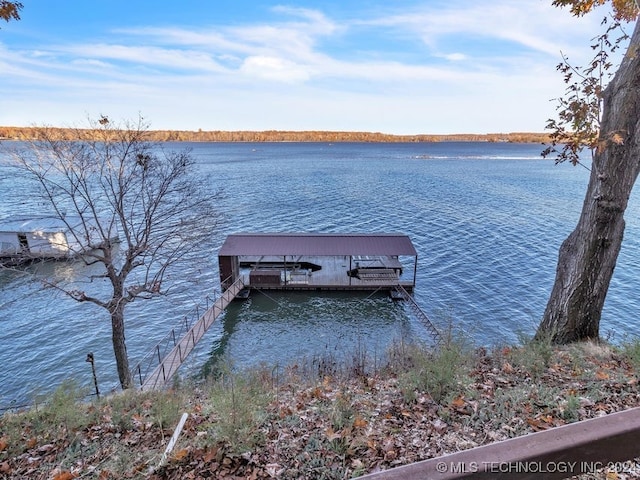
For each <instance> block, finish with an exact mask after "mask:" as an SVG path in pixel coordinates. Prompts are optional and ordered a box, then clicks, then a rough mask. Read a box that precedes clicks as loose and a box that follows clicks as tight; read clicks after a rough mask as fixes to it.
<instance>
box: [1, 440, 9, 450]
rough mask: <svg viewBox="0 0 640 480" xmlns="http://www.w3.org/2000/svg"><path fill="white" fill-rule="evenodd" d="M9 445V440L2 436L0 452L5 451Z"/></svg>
mask: <svg viewBox="0 0 640 480" xmlns="http://www.w3.org/2000/svg"><path fill="white" fill-rule="evenodd" d="M8 446H9V442H7V439H6V438H5V437H2V438H0V452H4V451H5V450H6V449H7V447H8Z"/></svg>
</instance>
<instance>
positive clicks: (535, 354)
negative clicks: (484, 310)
mask: <svg viewBox="0 0 640 480" xmlns="http://www.w3.org/2000/svg"><path fill="white" fill-rule="evenodd" d="M518 337H519V340H520V347H519V348H514V349H513V350H511V353H510V359H511V361H512V362H513V363H514V364H516V365H519V366H520V367H522V368H523V369H524V370H526V371H528V372H529V374H530V375H531V378H533V379H537V378H539V377H540V375H542V374H543V373H544V372H545V371H546V370H547V369H548V368H549V366H550V365H551V359H552V358H553V353H554V345H553V343H552V341H551V336H546V337H543V338H533V337H527V336H526V335H523V334H519V335H518Z"/></svg>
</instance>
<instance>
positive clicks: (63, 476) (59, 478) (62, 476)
mask: <svg viewBox="0 0 640 480" xmlns="http://www.w3.org/2000/svg"><path fill="white" fill-rule="evenodd" d="M74 478H77V475H76V474H75V473H71V472H69V471H67V470H65V471H64V472H60V473H58V474H57V475H55V476H54V477H53V480H72V479H74Z"/></svg>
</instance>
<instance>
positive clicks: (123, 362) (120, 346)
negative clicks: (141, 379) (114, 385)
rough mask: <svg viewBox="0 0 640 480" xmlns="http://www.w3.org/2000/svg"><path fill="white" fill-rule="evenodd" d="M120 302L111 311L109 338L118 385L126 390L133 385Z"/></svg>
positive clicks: (122, 310) (122, 309)
mask: <svg viewBox="0 0 640 480" xmlns="http://www.w3.org/2000/svg"><path fill="white" fill-rule="evenodd" d="M122 303H123V302H120V303H119V304H118V305H117V306H116V307H115V308H114V309H113V310H112V311H111V339H112V342H113V352H114V353H115V356H116V366H117V368H118V377H119V379H120V386H121V387H122V389H123V390H126V389H127V388H131V387H132V386H133V382H132V380H131V372H130V371H129V357H128V356H127V346H126V344H125V336H124V307H123V306H122Z"/></svg>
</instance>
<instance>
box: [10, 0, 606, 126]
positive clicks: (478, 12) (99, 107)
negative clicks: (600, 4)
mask: <svg viewBox="0 0 640 480" xmlns="http://www.w3.org/2000/svg"><path fill="white" fill-rule="evenodd" d="M22 2H23V4H24V9H23V11H22V13H21V15H22V20H21V21H19V22H10V23H6V24H5V23H4V22H3V23H2V24H0V125H14V126H29V125H42V124H47V125H54V126H84V125H86V119H87V117H92V118H95V117H97V116H99V115H108V116H109V117H112V118H114V119H120V120H124V119H137V117H138V115H139V114H141V115H143V116H144V117H145V118H146V119H147V120H148V121H149V122H150V123H151V128H152V129H184V130H197V129H203V130H347V131H375V132H384V133H394V134H416V133H434V134H439V133H494V132H516V131H520V132H521V131H529V132H531V131H533V132H540V131H543V130H544V125H545V123H546V120H547V119H548V118H549V117H551V116H553V115H554V111H555V104H554V102H553V101H552V99H553V98H555V97H558V96H559V95H561V94H562V92H563V90H564V84H563V83H562V78H561V76H560V74H558V73H557V72H556V70H555V67H556V65H557V64H558V63H559V61H560V60H561V57H560V55H561V52H564V53H565V54H566V55H568V56H569V58H570V59H571V60H572V61H574V62H575V63H576V64H577V65H581V64H584V63H585V62H586V61H587V60H588V59H589V58H590V55H591V54H592V52H591V50H590V48H589V45H590V39H592V38H593V37H595V36H596V35H597V34H599V33H600V32H601V30H602V29H601V27H600V26H599V24H600V21H601V20H602V17H603V16H604V14H605V12H603V11H599V12H596V13H594V14H591V15H588V16H586V17H583V18H580V19H576V18H574V17H572V16H571V15H570V14H569V12H567V11H564V10H561V9H557V8H553V7H552V6H551V5H550V4H551V0H443V1H440V0H423V1H411V0H386V1H379V0H370V1H367V2H363V1H355V0H340V1H324V2H311V1H295V0H293V1H290V2H287V3H280V2H278V0H274V1H264V0H256V1H246V0H200V1H190V0H183V1H181V2H176V1H165V0H154V1H153V2H151V1H138V0H129V1H127V2H125V1H121V0H110V1H108V2H107V1H97V2H96V1H94V2H81V1H51V0H22Z"/></svg>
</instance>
